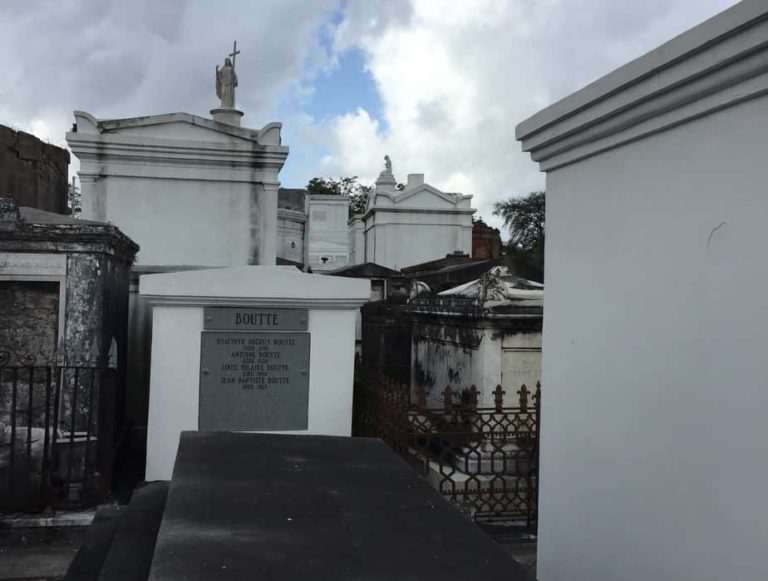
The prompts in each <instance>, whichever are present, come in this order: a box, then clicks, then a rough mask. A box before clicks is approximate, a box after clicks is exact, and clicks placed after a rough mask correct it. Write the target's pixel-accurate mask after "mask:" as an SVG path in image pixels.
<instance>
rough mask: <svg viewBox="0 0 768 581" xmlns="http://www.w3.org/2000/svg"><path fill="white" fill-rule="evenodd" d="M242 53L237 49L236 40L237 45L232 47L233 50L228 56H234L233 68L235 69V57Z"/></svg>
mask: <svg viewBox="0 0 768 581" xmlns="http://www.w3.org/2000/svg"><path fill="white" fill-rule="evenodd" d="M239 54H240V51H239V50H237V41H235V45H234V46H233V47H232V52H231V53H229V55H228V56H231V57H232V70H233V71H234V70H235V59H236V58H237V55H239Z"/></svg>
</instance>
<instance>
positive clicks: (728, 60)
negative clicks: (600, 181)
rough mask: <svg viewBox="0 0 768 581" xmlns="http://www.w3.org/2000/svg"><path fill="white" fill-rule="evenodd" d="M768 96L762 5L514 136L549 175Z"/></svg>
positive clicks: (761, 0)
mask: <svg viewBox="0 0 768 581" xmlns="http://www.w3.org/2000/svg"><path fill="white" fill-rule="evenodd" d="M766 94H768V3H766V2H765V0H746V1H744V2H741V3H739V4H737V5H736V6H734V7H732V8H730V9H729V10H726V11H725V12H722V13H721V14H718V15H717V16H715V17H714V18H711V19H710V20H708V21H706V22H704V23H702V24H701V25H699V26H697V27H695V28H693V29H691V30H689V31H688V32H685V33H683V34H682V35H680V36H678V37H677V38H674V39H672V40H671V41H669V42H667V43H665V44H663V45H661V46H660V47H658V48H657V49H655V50H653V51H651V52H649V53H648V54H646V55H644V56H642V57H640V58H639V59H636V60H634V61H632V62H630V63H628V64H627V65H625V66H623V67H621V68H619V69H617V70H615V71H614V72H612V73H610V74H608V75H606V76H605V77H603V78H601V79H599V80H597V81H595V82H594V83H592V84H590V85H588V86H587V87H585V88H583V89H581V90H580V91H577V92H576V93H574V94H572V95H570V96H568V97H566V98H565V99H562V100H561V101H559V102H557V103H555V104H554V105H552V106H550V107H547V108H546V109H544V110H542V111H540V112H539V113H537V114H535V115H533V116H532V117H530V118H529V119H527V120H525V121H523V122H522V123H520V124H519V125H518V126H517V128H516V137H517V139H518V140H520V141H522V147H523V150H524V151H529V152H531V157H532V159H533V160H534V161H538V162H539V163H540V167H541V169H542V170H544V171H547V170H553V169H557V168H559V167H562V166H564V165H567V164H570V163H573V162H575V161H579V160H581V159H584V158H586V157H589V156H592V155H595V154H597V153H600V152H603V151H606V150H609V149H612V148H615V147H618V146H620V145H624V144H626V143H630V142H632V141H636V140H638V139H641V138H643V137H645V136H648V135H652V134H654V133H658V132H660V131H664V130H665V129H668V128H670V127H674V126H676V125H680V124H682V123H685V122H688V121H691V120H694V119H697V118H699V117H702V116H704V115H707V114H710V113H713V112H715V111H718V110H721V109H723V108H726V107H730V106H733V105H735V104H738V103H741V102H743V101H746V100H748V99H753V98H756V97H760V96H763V95H766Z"/></svg>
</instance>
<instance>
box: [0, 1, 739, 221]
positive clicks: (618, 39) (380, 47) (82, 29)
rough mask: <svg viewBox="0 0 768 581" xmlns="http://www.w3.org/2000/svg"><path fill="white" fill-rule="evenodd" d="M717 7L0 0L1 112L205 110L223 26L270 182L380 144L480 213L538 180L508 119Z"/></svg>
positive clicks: (57, 119) (50, 128) (57, 120)
mask: <svg viewBox="0 0 768 581" xmlns="http://www.w3.org/2000/svg"><path fill="white" fill-rule="evenodd" d="M733 4H735V2H734V0H643V1H642V2H640V1H637V0H346V1H340V0H216V1H213V0H130V1H126V0H0V70H1V71H2V82H0V123H1V124H5V125H10V126H12V127H15V128H17V129H23V130H25V131H29V132H31V133H34V134H36V135H38V136H40V137H41V138H43V139H46V140H49V141H51V142H52V143H56V144H60V145H64V144H65V142H64V133H65V132H66V131H67V129H68V128H69V127H70V125H71V123H72V121H73V117H72V111H73V110H75V109H82V110H85V111H88V112H90V113H92V114H94V115H95V116H96V117H99V118H112V117H132V116H138V115H149V114H159V113H168V112H173V111H187V112H190V113H195V114H198V115H207V114H208V111H209V110H210V109H211V108H213V107H215V106H216V105H217V103H218V102H217V99H216V96H215V90H214V83H213V70H214V67H215V65H216V64H217V63H218V62H222V61H223V58H224V56H226V53H227V52H229V51H230V50H231V46H232V41H233V40H234V39H237V41H238V48H240V49H241V50H242V52H241V54H240V55H239V56H238V60H237V68H238V76H239V79H240V87H239V92H238V95H237V100H238V107H239V108H240V109H242V110H243V111H245V113H246V116H245V118H244V124H245V125H248V126H249V127H260V126H262V125H264V124H265V123H268V122H270V121H282V122H283V142H284V143H285V144H286V145H288V146H290V148H291V154H290V156H289V158H288V162H287V164H286V167H285V169H284V170H283V172H282V174H281V179H282V182H283V185H284V186H287V187H302V186H304V185H305V184H306V182H307V181H308V179H309V178H311V177H313V176H329V177H337V176H347V175H357V176H360V178H361V179H362V180H363V181H366V182H372V181H373V180H374V179H375V177H376V175H378V172H379V171H380V170H381V169H382V166H383V161H382V157H383V156H384V154H385V153H387V154H389V155H390V156H391V158H392V160H393V166H394V171H395V174H396V177H398V178H399V179H400V180H401V181H405V177H406V174H408V173H424V174H426V180H427V181H428V182H429V183H431V184H433V185H435V186H437V187H439V188H441V189H444V190H448V191H461V192H463V193H468V194H473V195H474V196H475V204H474V205H475V206H476V207H477V208H478V209H479V214H480V215H481V216H483V217H485V218H486V219H488V218H490V217H491V212H492V207H493V203H494V202H495V201H497V200H501V199H505V198H507V197H510V196H517V195H521V194H524V193H525V192H528V191H530V190H533V189H537V188H541V187H542V186H543V183H544V180H543V176H542V175H541V174H540V173H539V172H538V170H537V168H536V166H535V164H533V163H532V162H531V161H530V159H529V158H528V156H527V155H524V154H523V153H521V152H520V147H519V144H518V143H517V142H515V139H514V128H515V125H516V124H517V123H519V122H520V121H522V120H523V119H525V118H526V117H528V116H529V115H531V114H533V113H535V112H536V111H538V110H539V109H541V108H542V107H544V106H546V105H548V104H550V103H552V102H553V101H555V100H557V99H559V98H561V97H564V96H566V95H567V94H569V93H570V92H572V91H574V90H576V89H578V88H580V87H581V86H583V85H585V84H587V83H589V82H591V81H593V80H595V79H596V78H598V77H600V76H602V75H603V74H605V73H607V72H609V71H611V70H612V69H614V68H616V67H617V66H620V65H621V64H623V63H625V62H626V61H628V60H631V59H633V58H635V57H638V56H640V55H642V54H643V53H645V52H647V51H648V50H650V49H652V48H654V47H655V46H657V45H658V44H660V43H662V42H664V41H666V40H669V39H670V38H672V37H674V36H676V35H677V34H679V33H681V32H683V31H685V30H686V29H688V28H690V27H691V26H694V25H696V24H698V23H699V22H701V21H703V20H705V19H707V18H709V17H711V16H713V15H715V14H716V13H718V12H720V11H722V10H724V9H725V8H728V7H729V6H731V5H733ZM74 167H75V168H76V162H75V165H74ZM492 221H493V222H494V223H495V222H496V221H495V220H492Z"/></svg>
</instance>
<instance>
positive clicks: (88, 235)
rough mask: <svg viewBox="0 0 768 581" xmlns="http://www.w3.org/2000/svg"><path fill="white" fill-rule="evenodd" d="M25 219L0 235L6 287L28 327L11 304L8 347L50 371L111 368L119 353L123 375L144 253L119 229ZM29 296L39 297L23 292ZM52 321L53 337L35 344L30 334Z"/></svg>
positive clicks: (29, 211) (25, 211)
mask: <svg viewBox="0 0 768 581" xmlns="http://www.w3.org/2000/svg"><path fill="white" fill-rule="evenodd" d="M6 202H7V200H6ZM4 215H5V216H13V213H12V212H6V213H5V214H4ZM18 216H19V220H18V221H6V222H4V223H5V224H10V223H14V224H15V226H14V228H13V229H10V228H5V229H4V228H0V284H2V287H0V288H2V289H3V292H4V293H5V295H6V297H5V298H6V299H9V300H11V301H12V304H13V305H15V307H14V312H16V313H17V315H18V313H21V316H22V318H23V321H22V322H20V323H19V322H17V323H16V324H12V323H11V322H10V318H12V317H11V314H10V311H9V309H10V308H11V305H9V304H6V305H5V307H4V308H3V309H2V310H0V318H3V319H4V320H7V322H8V327H5V330H6V332H5V333H3V334H2V335H0V344H2V345H3V346H4V347H5V349H6V350H8V351H10V352H11V355H12V356H14V357H22V358H23V357H26V356H28V355H35V354H37V355H38V356H40V357H41V358H42V359H41V360H40V361H37V363H38V364H42V365H46V364H51V363H54V362H57V363H58V364H62V365H93V366H101V365H104V366H106V365H107V364H108V361H107V359H108V356H109V355H110V351H112V355H113V357H114V358H115V359H116V363H117V364H118V365H117V367H118V369H123V368H124V363H125V355H126V343H127V340H126V331H127V322H128V284H129V276H130V271H129V268H130V264H131V262H132V260H133V257H134V255H135V253H136V251H137V250H138V246H136V244H135V243H134V242H133V241H131V240H130V239H129V238H127V237H126V236H125V235H124V234H122V232H120V231H119V230H118V229H117V228H115V227H114V226H112V225H111V224H103V223H99V222H89V221H86V220H78V219H75V218H70V217H67V216H61V215H58V214H53V213H49V212H43V211H40V210H37V209H33V208H25V207H22V208H19V210H18ZM22 281H23V282H22ZM43 283H45V289H48V290H50V289H51V288H53V287H55V288H56V290H55V291H52V292H48V291H45V292H44V291H43V288H44V287H43V286H39V285H41V284H43ZM30 285H31V286H30ZM22 287H23V288H22ZM24 289H26V290H31V291H32V292H31V294H30V293H23V292H21V291H22V290H24ZM41 293H42V294H41ZM53 294H55V297H54V296H53ZM41 306H45V307H46V308H45V309H44V310H40V308H39V307H41ZM6 307H7V308H6ZM16 307H19V308H21V307H24V308H22V309H21V310H18V309H16ZM33 307H34V308H33ZM54 309H55V310H56V312H57V316H56V317H54V316H53V315H52V311H53V310H54ZM6 311H8V312H7V313H6ZM24 313H26V314H27V315H28V316H26V318H24V316H25V315H24ZM44 314H45V320H46V321H47V330H46V331H45V332H43V331H41V330H38V332H40V333H41V334H40V336H39V338H38V342H37V344H33V343H31V342H30V341H31V338H30V337H31V336H30V331H29V330H23V328H24V327H25V326H26V325H28V324H30V322H31V321H32V320H33V319H34V320H36V321H37V322H42V318H43V315H44ZM35 325H36V327H35V328H37V327H38V326H39V325H37V324H36V323H35ZM51 326H53V329H51ZM11 328H15V329H16V330H17V331H19V333H12V332H11V331H10V329H11ZM53 337H55V339H53ZM113 341H114V346H113ZM41 342H42V343H45V345H44V346H43V345H42V343H41ZM51 343H53V345H51Z"/></svg>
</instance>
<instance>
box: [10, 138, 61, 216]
mask: <svg viewBox="0 0 768 581" xmlns="http://www.w3.org/2000/svg"><path fill="white" fill-rule="evenodd" d="M68 167H69V152H68V151H67V150H66V149H62V148H61V147H56V146H55V145H50V144H47V143H43V142H42V141H40V140H39V139H38V138H37V137H35V136H34V135H30V134H29V133H24V132H21V131H14V130H13V129H9V128H8V127H5V126H3V125H0V196H8V197H11V198H13V199H14V200H16V203H17V205H19V206H29V207H32V208H39V209H40V210H46V211H48V212H56V213H59V214H63V213H65V212H66V208H67V170H68Z"/></svg>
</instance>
